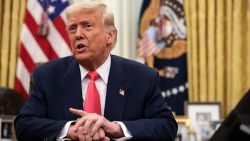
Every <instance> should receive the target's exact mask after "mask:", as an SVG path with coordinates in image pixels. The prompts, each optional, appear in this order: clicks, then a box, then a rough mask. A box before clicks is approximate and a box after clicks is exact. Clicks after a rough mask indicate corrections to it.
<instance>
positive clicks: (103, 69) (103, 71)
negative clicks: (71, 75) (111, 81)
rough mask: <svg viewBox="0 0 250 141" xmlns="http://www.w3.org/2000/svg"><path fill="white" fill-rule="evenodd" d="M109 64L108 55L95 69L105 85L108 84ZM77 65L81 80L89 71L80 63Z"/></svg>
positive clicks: (109, 58)
mask: <svg viewBox="0 0 250 141" xmlns="http://www.w3.org/2000/svg"><path fill="white" fill-rule="evenodd" d="M110 66H111V57H110V55H109V56H108V58H107V60H106V61H105V62H104V63H103V64H102V65H101V66H100V67H99V68H97V69H96V72H97V73H98V74H99V75H100V77H101V78H102V80H103V81H104V83H105V84H106V85H107V84H108V77H109V70H110ZM79 67H80V74H81V80H83V79H84V78H85V77H86V75H87V73H88V72H89V71H88V70H87V69H85V68H84V67H83V66H81V65H80V64H79Z"/></svg>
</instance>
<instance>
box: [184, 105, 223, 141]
mask: <svg viewBox="0 0 250 141" xmlns="http://www.w3.org/2000/svg"><path fill="white" fill-rule="evenodd" d="M185 113H186V115H187V116H188V118H189V119H190V128H191V129H192V130H194V131H195V132H196V133H197V140H207V139H208V138H209V137H210V130H209V128H210V127H209V126H210V122H211V121H219V120H220V119H221V108H220V103H219V102H213V103H194V102H187V103H185Z"/></svg>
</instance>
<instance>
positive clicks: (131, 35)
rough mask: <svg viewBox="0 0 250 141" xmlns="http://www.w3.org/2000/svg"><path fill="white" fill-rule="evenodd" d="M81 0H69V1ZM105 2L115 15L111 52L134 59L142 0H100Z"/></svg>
mask: <svg viewBox="0 0 250 141" xmlns="http://www.w3.org/2000/svg"><path fill="white" fill-rule="evenodd" d="M79 1H83V0H71V3H74V2H79ZM100 1H103V2H104V3H106V4H107V6H108V7H109V8H110V9H111V11H112V12H113V14H114V17H115V25H116V28H117V30H118V38H117V44H116V46H115V48H114V49H113V50H112V52H111V53H112V54H115V55H119V56H123V57H125V58H130V59H134V60H135V59H136V43H137V35H138V28H139V26H138V20H139V14H140V9H141V3H142V0H100Z"/></svg>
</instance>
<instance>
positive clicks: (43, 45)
mask: <svg viewBox="0 0 250 141" xmlns="http://www.w3.org/2000/svg"><path fill="white" fill-rule="evenodd" d="M68 5H69V3H68V0H29V1H28V3H27V8H26V11H25V19H24V23H23V26H22V33H21V39H20V49H19V57H18V60H17V71H16V84H15V89H16V90H17V91H18V92H19V93H20V94H22V96H23V97H24V98H25V99H27V98H28V92H29V85H30V75H31V73H32V70H33V69H34V68H35V67H36V64H38V63H44V62H47V61H49V60H52V59H55V58H58V57H64V56H68V55H71V51H70V45H69V40H68V37H67V33H66V30H65V29H66V24H65V23H66V17H65V13H64V12H63V11H64V9H65V8H66V7H67V6H68Z"/></svg>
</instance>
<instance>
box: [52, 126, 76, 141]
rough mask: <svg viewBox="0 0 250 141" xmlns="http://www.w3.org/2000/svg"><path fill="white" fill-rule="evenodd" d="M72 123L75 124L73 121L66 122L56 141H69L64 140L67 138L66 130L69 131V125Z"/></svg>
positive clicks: (67, 140)
mask: <svg viewBox="0 0 250 141" xmlns="http://www.w3.org/2000/svg"><path fill="white" fill-rule="evenodd" d="M72 122H75V121H68V122H67V123H66V124H65V125H64V126H63V128H62V130H61V132H60V134H59V135H58V136H57V139H56V140H57V141H69V140H71V139H68V138H66V136H67V133H68V130H69V127H70V125H71V123H72Z"/></svg>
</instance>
